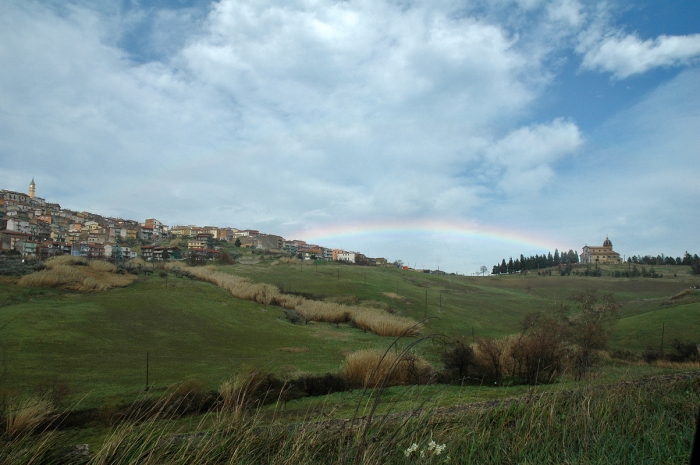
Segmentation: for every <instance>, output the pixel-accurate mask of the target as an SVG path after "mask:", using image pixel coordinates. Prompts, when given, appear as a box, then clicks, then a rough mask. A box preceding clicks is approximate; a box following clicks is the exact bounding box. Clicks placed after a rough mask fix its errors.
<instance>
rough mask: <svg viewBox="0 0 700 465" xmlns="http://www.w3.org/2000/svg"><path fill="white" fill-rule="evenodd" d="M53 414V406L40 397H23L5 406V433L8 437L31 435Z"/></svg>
mask: <svg viewBox="0 0 700 465" xmlns="http://www.w3.org/2000/svg"><path fill="white" fill-rule="evenodd" d="M53 413H54V406H53V404H52V403H51V402H50V401H49V400H48V399H44V398H40V397H24V398H18V399H15V400H13V401H10V402H9V403H8V405H7V415H6V432H7V435H8V436H10V437H17V436H21V435H23V434H28V433H31V432H32V431H34V430H35V429H36V427H37V426H39V425H41V424H42V423H44V422H45V421H46V420H48V419H49V417H50V416H51V415H52V414H53Z"/></svg>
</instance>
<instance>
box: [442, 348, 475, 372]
mask: <svg viewBox="0 0 700 465" xmlns="http://www.w3.org/2000/svg"><path fill="white" fill-rule="evenodd" d="M442 363H443V365H444V367H445V370H447V371H448V372H450V373H451V374H452V380H453V381H454V380H456V381H458V382H463V381H464V380H465V379H466V378H468V377H469V367H474V366H475V365H476V355H475V354H474V349H472V348H471V347H469V346H468V345H465V344H464V342H463V341H460V340H456V341H454V342H453V343H452V344H451V348H450V349H449V350H447V351H445V352H444V353H443V354H442Z"/></svg>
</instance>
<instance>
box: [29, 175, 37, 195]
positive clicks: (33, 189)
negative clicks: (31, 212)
mask: <svg viewBox="0 0 700 465" xmlns="http://www.w3.org/2000/svg"><path fill="white" fill-rule="evenodd" d="M35 195H36V183H35V182H34V178H32V182H30V183H29V198H30V199H33V198H34V196H35Z"/></svg>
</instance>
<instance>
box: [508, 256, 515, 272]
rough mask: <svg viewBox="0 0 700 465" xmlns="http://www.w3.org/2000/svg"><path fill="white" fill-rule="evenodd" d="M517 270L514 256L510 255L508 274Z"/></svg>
mask: <svg viewBox="0 0 700 465" xmlns="http://www.w3.org/2000/svg"><path fill="white" fill-rule="evenodd" d="M514 272H515V268H514V266H513V257H510V258H509V259H508V274H512V273H514Z"/></svg>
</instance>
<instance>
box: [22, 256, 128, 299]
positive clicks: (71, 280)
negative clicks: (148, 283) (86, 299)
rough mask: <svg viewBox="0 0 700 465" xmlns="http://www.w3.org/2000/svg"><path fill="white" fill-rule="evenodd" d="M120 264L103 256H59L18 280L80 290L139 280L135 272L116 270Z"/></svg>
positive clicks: (97, 289)
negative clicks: (105, 259) (96, 257)
mask: <svg viewBox="0 0 700 465" xmlns="http://www.w3.org/2000/svg"><path fill="white" fill-rule="evenodd" d="M116 270H117V267H116V266H114V265H112V264H111V263H108V262H104V261H101V260H91V261H89V262H88V260H86V259H84V258H80V257H71V256H66V255H64V256H59V257H54V258H51V259H49V260H47V261H46V269H44V270H41V271H37V272H35V273H31V274H28V275H25V276H22V278H21V279H20V280H19V281H18V284H19V285H20V286H26V287H51V288H64V289H73V290H75V291H80V292H89V291H106V290H108V289H111V288H114V287H126V286H128V285H129V284H131V283H133V282H134V281H135V280H136V277H135V276H133V275H123V274H117V273H116Z"/></svg>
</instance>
